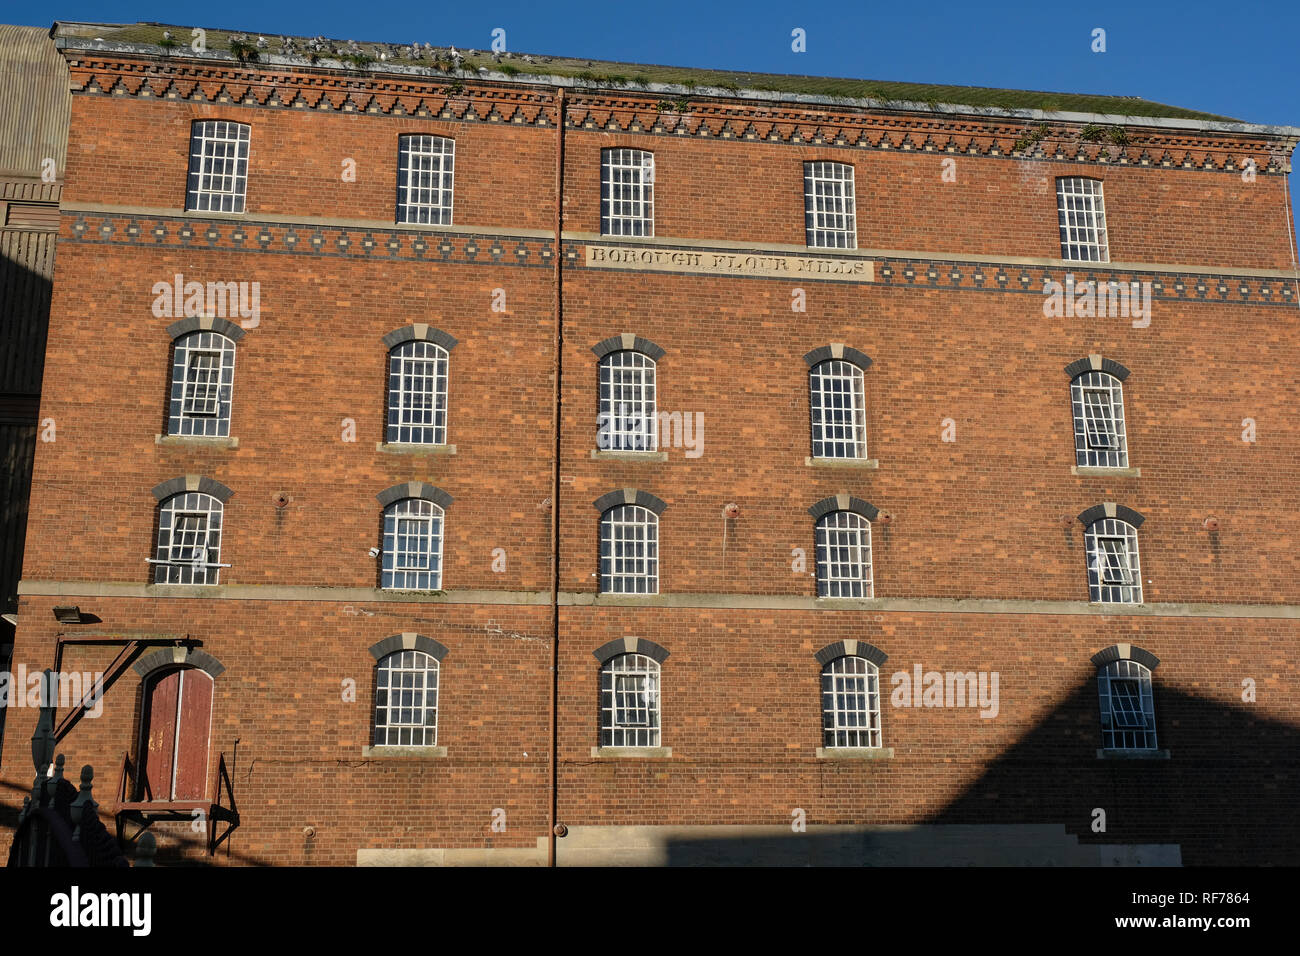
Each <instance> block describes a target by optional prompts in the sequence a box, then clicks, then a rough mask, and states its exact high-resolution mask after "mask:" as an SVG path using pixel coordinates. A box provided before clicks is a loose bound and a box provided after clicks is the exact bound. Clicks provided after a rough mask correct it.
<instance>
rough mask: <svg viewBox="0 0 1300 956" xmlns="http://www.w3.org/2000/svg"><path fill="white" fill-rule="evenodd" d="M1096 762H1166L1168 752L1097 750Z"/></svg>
mask: <svg viewBox="0 0 1300 956" xmlns="http://www.w3.org/2000/svg"><path fill="white" fill-rule="evenodd" d="M1097 759H1098V760H1168V759H1169V751H1168V750H1098V751H1097Z"/></svg>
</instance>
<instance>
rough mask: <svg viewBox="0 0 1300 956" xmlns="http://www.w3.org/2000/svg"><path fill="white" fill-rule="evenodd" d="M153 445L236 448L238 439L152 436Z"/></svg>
mask: <svg viewBox="0 0 1300 956" xmlns="http://www.w3.org/2000/svg"><path fill="white" fill-rule="evenodd" d="M153 443H154V444H155V445H174V446H177V447H181V448H184V447H190V448H238V447H239V439H238V438H216V437H210V436H208V435H154V436H153Z"/></svg>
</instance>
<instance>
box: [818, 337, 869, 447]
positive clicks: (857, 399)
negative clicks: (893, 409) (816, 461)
mask: <svg viewBox="0 0 1300 956" xmlns="http://www.w3.org/2000/svg"><path fill="white" fill-rule="evenodd" d="M808 389H809V400H808V405H809V408H810V409H811V410H812V457H814V458H866V457H867V393H866V385H865V384H864V376H863V374H862V369H861V368H860V367H859V366H858V365H855V364H853V363H852V362H848V361H844V360H842V359H828V360H827V361H824V362H818V363H817V364H816V365H814V366H813V367H812V368H811V369H810V370H809V372H808Z"/></svg>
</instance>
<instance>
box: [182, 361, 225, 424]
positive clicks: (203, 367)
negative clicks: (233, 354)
mask: <svg viewBox="0 0 1300 956" xmlns="http://www.w3.org/2000/svg"><path fill="white" fill-rule="evenodd" d="M220 390H221V353H219V352H191V353H190V368H189V374H188V375H187V376H186V378H185V414H186V415H215V414H217V408H218V400H219V397H220Z"/></svg>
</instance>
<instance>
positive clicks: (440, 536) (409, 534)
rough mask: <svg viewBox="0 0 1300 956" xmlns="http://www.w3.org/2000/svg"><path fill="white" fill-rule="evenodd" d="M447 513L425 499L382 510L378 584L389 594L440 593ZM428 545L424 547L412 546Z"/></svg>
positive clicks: (413, 499)
mask: <svg viewBox="0 0 1300 956" xmlns="http://www.w3.org/2000/svg"><path fill="white" fill-rule="evenodd" d="M445 525H446V514H445V512H444V511H443V509H442V508H441V507H440V506H439V505H437V504H435V503H434V502H432V501H429V500H427V499H424V498H402V499H400V500H398V501H394V502H393V503H392V504H390V505H388V506H387V507H386V508H384V547H383V566H382V569H381V578H380V583H381V585H382V587H383V588H384V590H390V591H440V590H442V544H443V540H444V538H445V530H446V528H445ZM413 542H414V543H419V542H427V544H426V546H425V547H423V548H412V547H410V545H411V544H412V543H413Z"/></svg>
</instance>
